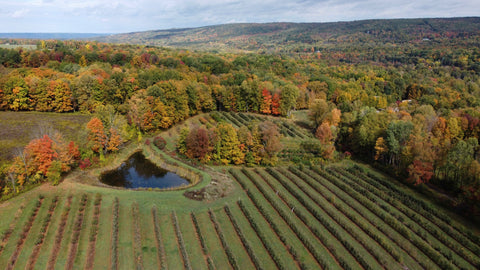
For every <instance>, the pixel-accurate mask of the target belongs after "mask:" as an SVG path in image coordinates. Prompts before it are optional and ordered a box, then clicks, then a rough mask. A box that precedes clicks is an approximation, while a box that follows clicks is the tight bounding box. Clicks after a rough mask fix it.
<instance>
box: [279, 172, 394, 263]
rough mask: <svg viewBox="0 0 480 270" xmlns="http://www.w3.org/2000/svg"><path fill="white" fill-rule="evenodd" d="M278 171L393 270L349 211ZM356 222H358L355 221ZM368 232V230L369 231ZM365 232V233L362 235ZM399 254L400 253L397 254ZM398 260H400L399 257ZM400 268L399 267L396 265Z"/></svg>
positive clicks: (376, 245)
mask: <svg viewBox="0 0 480 270" xmlns="http://www.w3.org/2000/svg"><path fill="white" fill-rule="evenodd" d="M278 171H279V172H280V173H281V174H282V175H284V176H285V177H286V178H287V179H288V180H290V181H289V183H287V184H288V185H290V184H293V185H295V186H296V187H297V188H298V189H300V190H301V191H302V192H303V194H305V195H306V196H307V197H308V198H310V199H311V200H312V201H313V202H314V203H315V204H316V205H317V206H318V207H320V209H322V211H323V212H324V213H326V214H327V215H328V216H330V218H331V219H332V220H334V221H335V222H336V223H337V224H339V225H340V226H341V227H342V228H343V229H344V230H345V231H346V232H348V233H349V234H350V235H351V236H352V238H353V239H355V240H356V241H357V242H358V243H360V244H361V245H362V246H363V248H364V249H365V250H366V251H368V253H370V254H371V255H372V256H373V257H374V258H375V259H376V260H377V262H379V263H380V264H381V265H382V266H383V267H386V268H393V267H394V265H393V264H392V260H391V259H390V258H386V256H385V253H384V252H383V248H382V247H381V246H380V245H379V244H376V241H372V240H374V239H375V238H374V237H373V238H372V237H370V235H369V234H368V233H367V232H366V230H364V229H363V227H365V226H362V224H357V223H356V222H354V221H353V220H352V218H351V216H352V215H350V214H345V213H344V212H349V210H347V209H342V210H343V211H340V210H339V209H338V207H337V206H336V205H334V204H332V203H331V202H330V200H327V199H326V198H324V197H323V196H321V194H320V193H318V192H317V191H316V190H315V189H312V187H311V186H309V185H307V184H306V183H305V182H304V179H302V178H299V177H298V176H296V175H295V174H293V173H292V172H290V171H287V170H283V169H278ZM355 221H358V220H357V219H355ZM367 230H368V229H367ZM362 232H363V233H362ZM397 254H398V253H397ZM397 258H400V256H398V257H397ZM395 266H398V265H395Z"/></svg>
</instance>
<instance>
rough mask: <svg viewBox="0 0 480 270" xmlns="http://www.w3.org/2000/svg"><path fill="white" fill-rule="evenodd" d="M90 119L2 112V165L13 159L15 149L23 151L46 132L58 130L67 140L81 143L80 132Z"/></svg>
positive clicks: (71, 115) (0, 136)
mask: <svg viewBox="0 0 480 270" xmlns="http://www.w3.org/2000/svg"><path fill="white" fill-rule="evenodd" d="M90 118H91V115H87V114H61V113H41V112H8V111H7V112H3V111H0V163H2V162H5V161H7V160H9V159H12V157H13V156H14V150H15V148H20V149H23V147H25V145H27V144H28V142H29V141H30V140H32V139H34V138H35V137H36V136H37V135H38V134H43V133H44V132H51V131H53V130H56V131H59V132H61V133H62V135H63V136H64V138H65V139H66V140H73V141H81V140H80V137H79V136H81V135H82V134H81V132H80V133H79V132H78V131H79V130H84V126H85V125H86V124H87V122H88V121H89V120H90ZM85 136H86V134H85Z"/></svg>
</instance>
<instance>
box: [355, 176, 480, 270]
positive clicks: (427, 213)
mask: <svg viewBox="0 0 480 270" xmlns="http://www.w3.org/2000/svg"><path fill="white" fill-rule="evenodd" d="M355 168H357V167H355ZM355 168H354V167H351V168H348V169H347V171H348V172H350V173H355V174H356V175H358V176H359V177H360V178H361V179H362V180H364V181H367V182H368V183H369V184H371V185H373V186H374V187H376V188H378V189H380V190H383V191H384V192H387V193H388V196H390V197H392V198H395V199H396V200H399V201H401V202H402V203H403V204H405V205H406V206H408V207H409V208H411V209H413V210H415V211H416V212H418V213H419V214H420V215H421V216H423V217H425V218H426V219H428V220H430V221H431V222H432V223H433V224H435V225H437V226H438V227H439V228H440V229H441V230H442V231H443V232H444V233H447V234H448V235H450V236H451V237H452V238H454V239H455V240H457V241H458V242H459V243H460V244H462V245H463V246H464V247H466V248H468V249H469V250H471V251H472V252H473V253H475V254H480V245H479V244H478V243H480V237H478V236H476V235H475V234H473V233H472V232H471V231H470V230H467V229H465V227H463V226H461V225H459V224H456V225H455V226H452V225H453V224H452V218H451V217H449V216H448V215H446V214H444V213H442V212H441V211H438V210H437V209H435V208H433V207H432V206H430V205H429V204H427V203H426V202H425V201H423V200H420V199H417V198H415V197H413V196H411V195H409V194H406V193H405V192H403V191H401V190H399V189H398V188H397V187H396V186H395V185H394V184H393V183H391V182H389V181H386V180H385V179H382V178H380V177H378V176H376V175H374V174H372V173H371V172H367V174H366V175H365V174H364V173H363V172H362V171H359V170H358V169H355ZM432 233H434V234H435V236H438V237H442V236H441V235H443V233H442V232H439V231H437V230H435V231H432ZM477 259H478V257H477ZM477 265H478V262H477Z"/></svg>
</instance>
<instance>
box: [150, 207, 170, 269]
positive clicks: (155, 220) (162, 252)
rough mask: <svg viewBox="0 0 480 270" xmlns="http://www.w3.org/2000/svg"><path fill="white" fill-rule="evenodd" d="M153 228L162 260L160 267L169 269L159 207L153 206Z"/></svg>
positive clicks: (160, 260) (158, 252)
mask: <svg viewBox="0 0 480 270" xmlns="http://www.w3.org/2000/svg"><path fill="white" fill-rule="evenodd" d="M152 219H153V228H154V231H155V243H156V245H157V256H158V261H159V262H160V269H162V270H163V269H167V258H166V255H165V248H164V246H163V241H162V234H161V233H160V226H159V221H158V210H157V207H156V206H154V207H152Z"/></svg>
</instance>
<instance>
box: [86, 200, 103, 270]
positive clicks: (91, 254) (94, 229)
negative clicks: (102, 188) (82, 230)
mask: <svg viewBox="0 0 480 270" xmlns="http://www.w3.org/2000/svg"><path fill="white" fill-rule="evenodd" d="M101 203H102V195H100V194H99V193H97V194H96V195H95V201H94V202H93V206H94V209H93V218H92V225H91V227H90V238H89V245H88V246H89V247H88V255H87V262H86V264H85V269H93V260H94V258H95V243H96V242H97V234H98V226H99V221H100V206H101Z"/></svg>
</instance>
